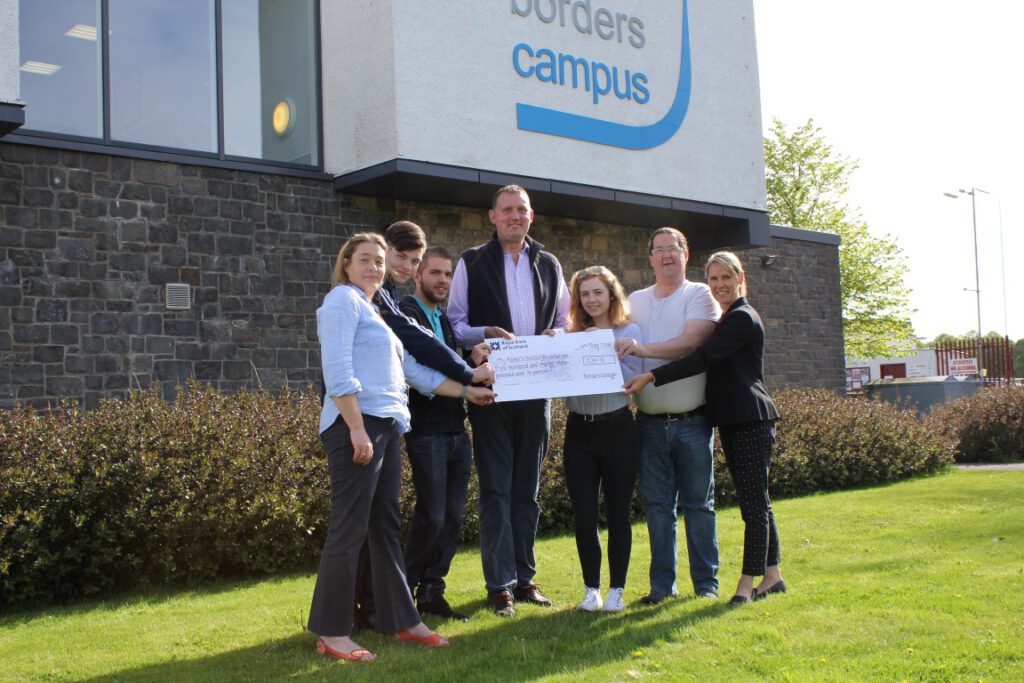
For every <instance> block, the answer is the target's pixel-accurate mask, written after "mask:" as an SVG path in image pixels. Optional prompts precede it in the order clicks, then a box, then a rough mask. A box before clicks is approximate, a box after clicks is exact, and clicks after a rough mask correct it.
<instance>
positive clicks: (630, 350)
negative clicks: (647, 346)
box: [615, 337, 643, 360]
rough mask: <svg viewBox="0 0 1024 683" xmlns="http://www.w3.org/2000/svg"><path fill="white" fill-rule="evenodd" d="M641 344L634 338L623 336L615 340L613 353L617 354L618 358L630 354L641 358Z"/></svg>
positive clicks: (620, 358)
mask: <svg viewBox="0 0 1024 683" xmlns="http://www.w3.org/2000/svg"><path fill="white" fill-rule="evenodd" d="M641 346H642V345H641V344H640V342H639V341H637V340H636V339H633V338H632V337H624V338H622V339H617V340H615V353H617V354H618V355H619V360H622V359H623V358H625V357H626V356H628V355H630V354H632V355H634V356H638V357H640V358H643V355H642V354H641V353H640V347H641Z"/></svg>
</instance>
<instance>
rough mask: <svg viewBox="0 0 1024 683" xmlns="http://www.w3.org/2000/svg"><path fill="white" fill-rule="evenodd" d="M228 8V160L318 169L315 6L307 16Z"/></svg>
mask: <svg viewBox="0 0 1024 683" xmlns="http://www.w3.org/2000/svg"><path fill="white" fill-rule="evenodd" d="M222 2H223V5H222V10H221V11H222V12H223V25H224V31H223V35H224V151H225V153H226V154H228V155H233V156H242V157H259V158H261V159H273V160H275V161H287V162H292V163H300V164H316V163H317V159H316V156H315V154H316V150H317V116H316V113H317V112H316V107H315V104H316V79H315V78H314V76H315V74H316V69H315V64H316V55H315V53H314V49H313V48H314V46H315V44H316V41H315V33H316V23H315V21H314V17H313V12H312V11H311V10H312V7H307V10H308V11H305V12H303V11H296V9H297V8H295V7H294V5H295V3H288V2H280V1H278V2H267V1H266V0H264V1H263V2H258V3H257V2H252V1H251V0H222ZM254 113H258V116H254V115H253V114H254Z"/></svg>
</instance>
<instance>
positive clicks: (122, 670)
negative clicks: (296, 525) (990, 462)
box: [0, 472, 1024, 683]
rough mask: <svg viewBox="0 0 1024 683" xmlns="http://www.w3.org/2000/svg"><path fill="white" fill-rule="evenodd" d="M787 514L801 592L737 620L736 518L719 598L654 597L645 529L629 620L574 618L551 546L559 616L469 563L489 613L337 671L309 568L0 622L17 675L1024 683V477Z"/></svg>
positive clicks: (385, 641) (466, 575) (957, 481)
mask: <svg viewBox="0 0 1024 683" xmlns="http://www.w3.org/2000/svg"><path fill="white" fill-rule="evenodd" d="M775 507H776V516H777V519H778V522H779V531H780V535H781V536H782V544H783V545H782V548H783V569H784V576H785V578H786V582H787V584H788V585H789V586H790V592H789V593H788V594H786V595H780V596H772V597H770V598H768V599H767V600H764V601H761V602H758V603H755V604H754V605H748V606H745V607H743V608H740V609H735V610H730V609H728V608H727V607H726V606H725V603H726V601H727V600H728V598H729V597H731V595H732V589H733V588H734V586H735V581H736V579H737V577H738V571H739V562H740V555H741V538H742V524H741V521H740V519H739V511H738V509H736V508H729V509H725V510H723V511H721V512H720V514H719V542H720V544H721V549H722V568H721V572H720V576H721V580H722V591H721V593H722V594H721V598H720V599H719V600H718V601H717V602H709V601H706V600H697V599H694V598H689V597H684V598H680V599H676V600H671V601H667V602H664V603H662V604H660V605H657V606H654V607H642V606H640V605H638V604H637V603H636V601H637V600H638V599H639V598H640V597H641V596H642V595H643V594H644V593H645V592H646V591H645V589H646V588H647V580H646V572H647V564H648V552H647V536H646V529H645V527H644V525H643V524H642V523H641V524H639V525H637V526H636V527H635V529H634V548H633V564H632V571H631V577H630V581H629V584H628V585H627V587H626V597H627V602H628V603H629V605H628V607H627V610H626V611H625V612H623V613H620V614H596V615H595V614H585V613H580V612H576V611H575V610H574V609H573V607H574V605H575V604H576V602H577V601H578V600H579V598H580V597H581V593H582V588H581V584H582V580H581V577H580V570H579V565H578V562H577V558H576V548H575V543H574V541H573V539H572V538H571V537H569V536H565V537H559V538H548V539H543V540H542V541H540V542H539V543H538V547H537V559H538V567H539V574H538V576H537V580H538V582H540V583H541V584H542V586H543V588H544V590H545V592H546V593H547V594H548V595H549V596H551V597H552V598H553V599H554V600H555V604H556V606H555V608H553V609H544V608H540V607H534V606H530V605H525V606H521V607H520V610H519V616H518V617H516V618H515V619H511V620H508V619H501V618H499V617H497V616H494V615H492V614H490V613H489V612H488V611H487V610H486V607H485V604H484V599H483V598H484V593H483V584H482V578H481V573H480V563H479V557H478V554H477V552H476V550H475V549H472V548H470V549H464V550H463V551H462V552H460V553H459V555H458V557H456V560H455V563H454V566H453V568H452V573H451V576H450V580H449V585H450V588H449V591H448V597H449V600H450V601H451V602H452V604H453V606H455V608H456V609H457V610H460V611H463V612H467V613H470V614H471V615H472V619H471V620H470V621H469V622H468V623H465V624H461V623H459V624H437V623H433V624H432V625H434V626H438V627H439V628H440V630H441V631H442V632H443V633H445V634H446V635H448V636H450V637H451V638H452V647H451V648H450V649H449V650H447V651H427V650H424V649H422V648H417V647H416V646H412V645H406V644H403V643H396V642H394V641H393V640H391V639H390V638H388V637H385V636H383V635H380V634H367V635H363V636H362V638H361V639H360V642H361V643H362V644H363V645H365V646H367V647H369V648H371V649H373V650H375V651H377V652H378V653H379V654H380V659H379V660H378V661H377V662H374V663H372V664H347V663H339V662H334V661H330V660H327V659H323V658H320V657H318V656H317V655H316V654H315V653H314V650H313V642H314V639H313V637H312V636H311V635H310V634H308V633H305V632H304V624H305V619H306V612H307V609H308V607H309V599H310V594H311V591H312V587H313V580H314V577H313V576H312V575H311V574H303V575H301V576H289V577H283V578H279V579H275V580H270V581H261V582H258V583H257V582H249V583H233V584H223V585H218V586H214V587H212V588H208V589H205V590H196V591H189V592H174V593H170V592H168V593H162V594H153V593H147V594H142V595H134V596H130V597H126V598H121V599H116V600H108V601H104V602H93V603H83V604H78V605H75V606H72V607H67V608H53V609H47V610H42V611H38V612H26V613H16V614H7V615H3V616H0V680H2V681H63V680H88V681H109V682H113V681H217V682H221V681H264V680H266V681H276V680H281V681H285V680H295V681H307V680H308V681H321V680H324V681H333V680H355V681H363V680H367V681H369V680H373V681H389V682H393V681H416V682H425V681H460V682H467V683H468V682H469V681H480V680H484V681H520V680H545V681H600V680H617V681H629V680H636V679H646V678H651V679H660V680H686V681H689V680H699V681H749V680H780V681H849V680H863V681H904V680H906V681H1020V680H1024V608H1022V607H1021V595H1022V589H1024V472H951V473H948V474H944V475H941V476H937V477H931V478H926V479H918V480H915V481H910V482H904V483H899V484H895V485H891V486H885V487H880V488H872V489H864V490H858V491H849V492H843V493H832V494H827V495H819V496H812V497H808V498H800V499H793V500H785V501H780V502H779V503H777V504H776V506H775ZM680 531H682V528H681V525H680ZM681 547H683V548H685V543H681ZM684 554H685V553H684ZM682 566H683V567H685V558H684V559H683V562H682ZM606 569H607V568H606ZM683 574H684V575H685V569H684V572H683ZM679 585H680V591H681V592H683V593H684V594H686V595H688V594H689V591H688V588H689V582H688V581H685V580H684V581H680V584H679Z"/></svg>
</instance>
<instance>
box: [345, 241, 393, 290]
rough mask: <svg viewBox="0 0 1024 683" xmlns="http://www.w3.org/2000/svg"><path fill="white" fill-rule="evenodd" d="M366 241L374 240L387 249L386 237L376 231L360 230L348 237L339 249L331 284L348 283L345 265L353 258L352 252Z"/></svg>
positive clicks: (382, 248) (383, 248) (384, 249)
mask: <svg viewBox="0 0 1024 683" xmlns="http://www.w3.org/2000/svg"><path fill="white" fill-rule="evenodd" d="M366 242H372V243H374V244H376V245H377V246H378V247H380V248H381V250H382V251H385V252H386V251H387V250H388V246H387V244H385V243H384V238H383V237H381V236H380V235H379V234H377V233H375V232H359V233H356V234H355V235H352V236H351V237H349V238H348V241H347V242H345V244H343V245H341V249H340V250H339V251H338V259H337V260H336V261H335V262H334V270H333V271H332V272H331V284H332V285H347V284H348V282H349V280H348V273H346V272H345V266H347V265H348V264H349V261H351V260H352V254H353V253H355V250H356V249H357V248H358V247H359V245H360V244H365V243H366Z"/></svg>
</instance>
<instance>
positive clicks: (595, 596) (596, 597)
mask: <svg viewBox="0 0 1024 683" xmlns="http://www.w3.org/2000/svg"><path fill="white" fill-rule="evenodd" d="M583 590H584V591H586V592H585V593H583V601H582V602H581V603H580V604H578V605H576V609H580V610H583V611H584V612H596V611H597V610H599V609H601V605H602V603H603V601H602V600H601V590H600V589H598V588H591V587H590V586H584V587H583Z"/></svg>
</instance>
